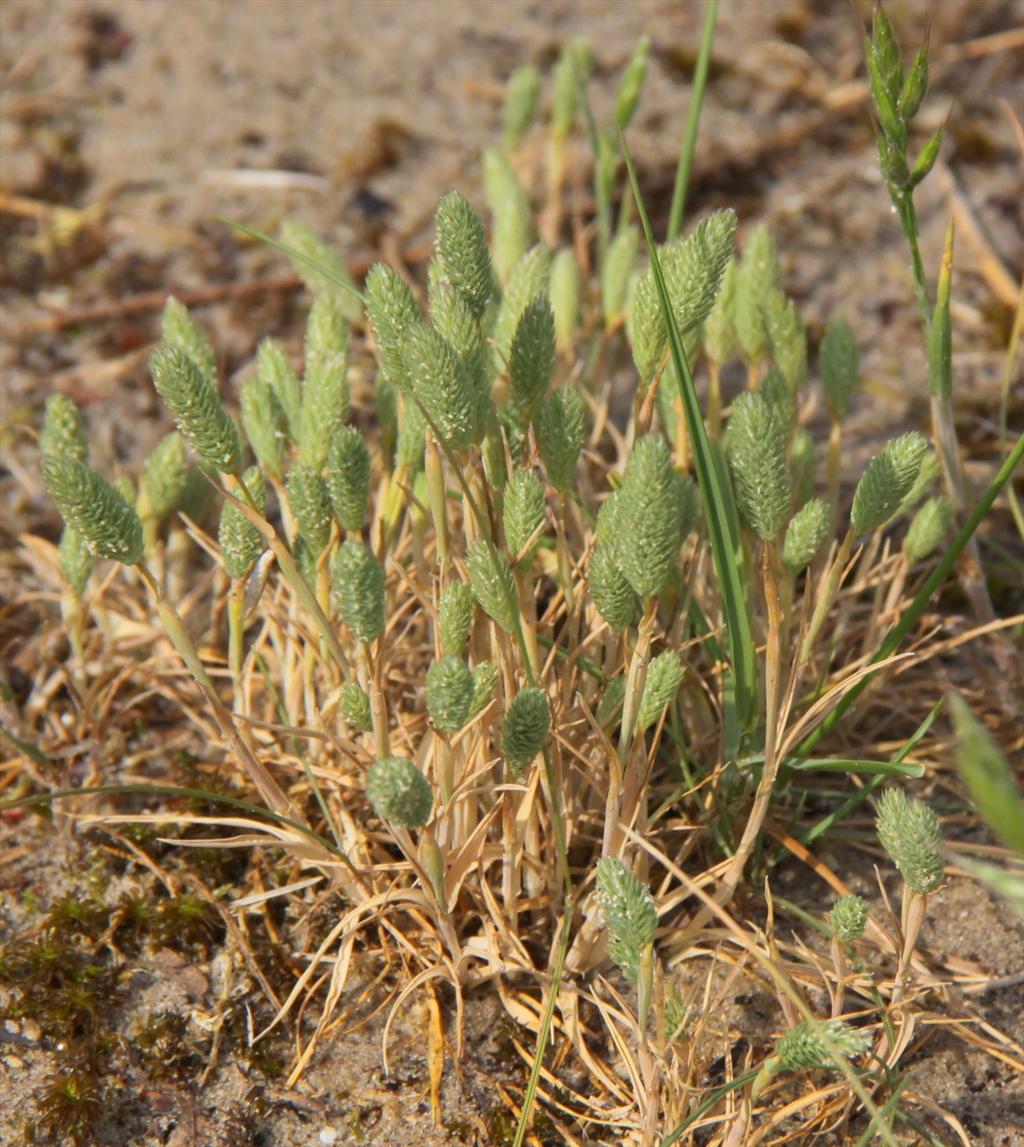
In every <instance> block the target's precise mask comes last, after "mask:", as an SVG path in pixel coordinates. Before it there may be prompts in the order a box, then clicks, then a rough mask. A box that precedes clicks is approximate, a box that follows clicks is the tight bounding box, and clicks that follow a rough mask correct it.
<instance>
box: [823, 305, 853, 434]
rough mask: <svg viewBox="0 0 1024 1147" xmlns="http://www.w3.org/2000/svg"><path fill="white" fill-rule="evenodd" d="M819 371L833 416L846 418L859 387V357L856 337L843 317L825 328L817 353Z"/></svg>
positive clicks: (833, 320)
mask: <svg viewBox="0 0 1024 1147" xmlns="http://www.w3.org/2000/svg"><path fill="white" fill-rule="evenodd" d="M818 370H819V371H820V373H821V384H822V386H823V387H824V388H825V399H826V401H827V402H828V408H829V410H830V411H831V413H832V417H833V418H834V419H836V420H838V419H841V418H844V417H845V416H846V412H847V410H848V409H849V407H850V399H851V397H852V396H853V392H854V389H855V388H856V386H857V377H858V375H859V373H860V358H859V355H858V351H857V336H856V335H855V334H854V333H853V327H851V326H850V324H849V323H848V322H847V321H846V319H844V318H834V319H832V320H831V322H830V323H829V324H828V326H827V327H826V328H825V335H824V337H823V338H822V340H821V350H820V351H819V353H818Z"/></svg>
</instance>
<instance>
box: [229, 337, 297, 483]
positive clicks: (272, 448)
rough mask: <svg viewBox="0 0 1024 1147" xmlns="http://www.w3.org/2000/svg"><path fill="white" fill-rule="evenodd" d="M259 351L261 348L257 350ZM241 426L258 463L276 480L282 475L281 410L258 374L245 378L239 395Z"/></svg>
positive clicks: (271, 389) (267, 384)
mask: <svg viewBox="0 0 1024 1147" xmlns="http://www.w3.org/2000/svg"><path fill="white" fill-rule="evenodd" d="M261 353H262V351H261ZM239 399H240V405H241V412H242V429H243V430H244V431H245V436H246V438H248V439H249V445H250V446H251V447H252V449H253V453H254V454H255V455H256V458H257V460H258V461H259V463H260V465H261V466H262V467H264V469H265V470H266V471H267V473H268V474H270V475H272V476H273V477H274V478H276V479H277V480H278V481H280V480H281V478H282V477H283V476H284V446H285V442H286V441H287V439H286V437H285V413H284V409H283V407H282V406H281V403H280V401H279V399H278V397H277V395H276V394H275V392H274V388H273V386H272V385H271V384H270V383H269V382H267V381H266V380H265V379H264V378H263V377H262V374H256V375H254V376H253V377H252V378H249V379H246V381H245V382H244V383H243V384H242V392H241V395H240V396H239Z"/></svg>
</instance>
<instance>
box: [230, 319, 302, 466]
mask: <svg viewBox="0 0 1024 1147" xmlns="http://www.w3.org/2000/svg"><path fill="white" fill-rule="evenodd" d="M256 377H257V378H258V379H259V380H260V382H262V383H263V385H264V386H268V387H269V388H270V390H271V391H272V393H273V395H274V397H275V398H276V399H277V404H278V406H279V407H280V408H281V410H282V411H283V413H284V420H285V423H286V425H287V427H288V432H289V433H290V434H291V436H292V437H293V438H295V437H296V436H297V435H298V433H299V418H300V414H301V411H302V384H301V383H300V382H299V376H298V375H297V374H296V373H295V371H294V370H293V369H292V364H291V363H290V362H289V361H288V356H287V355H286V354H285V353H284V348H283V347H282V346H281V344H280V343H279V342H275V341H274V340H273V339H264V340H263V341H262V342H261V343H260V345H259V350H258V351H257V352H256ZM250 401H252V400H250ZM261 405H262V404H261ZM242 422H243V425H244V424H245V391H244V388H243V393H242ZM246 433H248V429H246ZM253 449H254V450H258V447H257V446H256V444H255V443H253ZM257 456H258V454H257ZM271 472H272V473H273V471H271Z"/></svg>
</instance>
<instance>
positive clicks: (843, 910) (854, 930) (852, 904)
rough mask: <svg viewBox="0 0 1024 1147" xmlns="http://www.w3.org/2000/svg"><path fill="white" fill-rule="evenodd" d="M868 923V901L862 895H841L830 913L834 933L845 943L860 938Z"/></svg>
mask: <svg viewBox="0 0 1024 1147" xmlns="http://www.w3.org/2000/svg"><path fill="white" fill-rule="evenodd" d="M867 923H868V903H867V901H866V900H865V899H864V898H863V897H861V896H840V898H839V899H838V900H837V901H836V902H835V905H834V906H833V908H832V911H831V912H830V913H829V914H828V924H829V927H830V928H831V929H832V935H833V936H835V937H836V939H837V940H841V941H842V942H843V943H844V944H852V943H853V941H854V940H859V939H860V938H861V936H862V935H863V934H864V929H865V928H866V927H867Z"/></svg>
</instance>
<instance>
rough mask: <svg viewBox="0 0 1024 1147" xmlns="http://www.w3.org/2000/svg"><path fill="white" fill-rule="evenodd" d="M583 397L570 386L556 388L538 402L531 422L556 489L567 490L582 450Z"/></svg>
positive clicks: (549, 475)
mask: <svg viewBox="0 0 1024 1147" xmlns="http://www.w3.org/2000/svg"><path fill="white" fill-rule="evenodd" d="M585 409H586V404H585V402H584V400H583V396H582V395H581V394H580V392H579V391H578V390H576V389H575V388H574V387H572V386H560V387H559V388H558V389H557V390H553V391H551V393H550V394H548V395H547V396H546V397H545V398H544V400H543V402H541V404H540V407H539V409H538V410H537V414H536V417H535V419H534V427H535V429H536V431H537V440H538V442H539V444H540V456H541V460H542V461H543V463H544V466H545V468H546V469H547V472H548V478H549V479H550V481H551V485H552V486H554V487H555V489H556V490H567V489H568V488H569V485H570V483H571V482H572V475H573V471H574V470H575V469H576V463H577V462H578V461H579V457H580V454H581V452H582V450H583V439H584V426H583V412H584V410H585Z"/></svg>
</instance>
